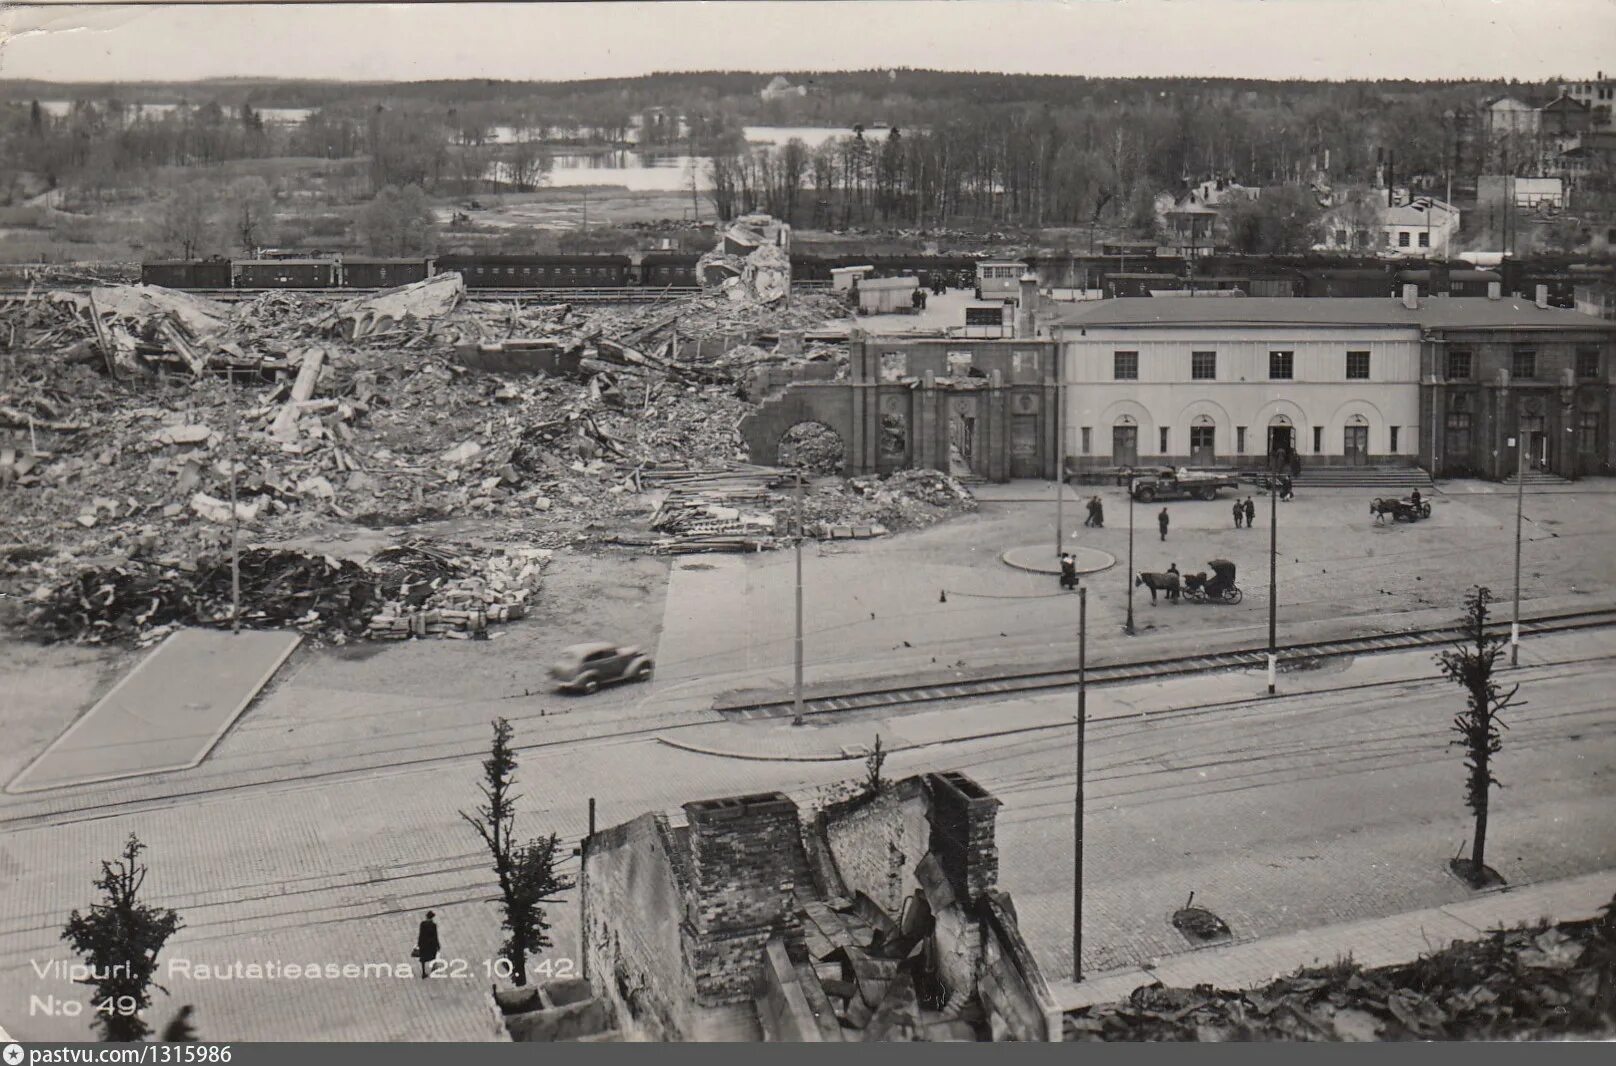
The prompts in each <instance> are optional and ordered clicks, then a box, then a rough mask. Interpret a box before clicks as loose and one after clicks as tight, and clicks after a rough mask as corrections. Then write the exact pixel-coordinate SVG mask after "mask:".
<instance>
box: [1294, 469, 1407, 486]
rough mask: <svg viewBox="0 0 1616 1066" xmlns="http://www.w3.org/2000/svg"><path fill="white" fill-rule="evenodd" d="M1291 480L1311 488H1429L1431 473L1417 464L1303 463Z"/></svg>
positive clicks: (1298, 484)
mask: <svg viewBox="0 0 1616 1066" xmlns="http://www.w3.org/2000/svg"><path fill="white" fill-rule="evenodd" d="M1293 483H1294V484H1295V485H1296V487H1297V488H1313V489H1337V488H1339V489H1394V488H1413V487H1419V488H1428V487H1430V485H1431V475H1430V474H1429V473H1427V472H1426V471H1425V470H1423V469H1421V468H1420V467H1417V466H1319V467H1311V468H1310V467H1305V466H1304V467H1303V468H1302V472H1301V473H1300V474H1298V475H1297V476H1296V478H1295V479H1294V481H1293Z"/></svg>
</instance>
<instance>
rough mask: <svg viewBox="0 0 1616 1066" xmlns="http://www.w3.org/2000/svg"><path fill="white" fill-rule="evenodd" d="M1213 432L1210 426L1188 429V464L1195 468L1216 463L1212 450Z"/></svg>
mask: <svg viewBox="0 0 1616 1066" xmlns="http://www.w3.org/2000/svg"><path fill="white" fill-rule="evenodd" d="M1214 431H1215V430H1214V427H1212V426H1191V427H1190V462H1192V463H1194V464H1195V465H1196V466H1211V465H1212V464H1213V463H1214V462H1216V461H1217V460H1216V458H1215V456H1214V455H1213V449H1212V440H1213V436H1214Z"/></svg>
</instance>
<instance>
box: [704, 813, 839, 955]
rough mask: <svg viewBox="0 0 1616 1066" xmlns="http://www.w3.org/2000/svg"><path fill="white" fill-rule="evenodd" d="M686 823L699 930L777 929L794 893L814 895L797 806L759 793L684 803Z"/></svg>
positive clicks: (787, 910) (790, 905) (786, 913)
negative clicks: (775, 926) (776, 925)
mask: <svg viewBox="0 0 1616 1066" xmlns="http://www.w3.org/2000/svg"><path fill="white" fill-rule="evenodd" d="M684 810H685V816H686V818H687V819H688V820H689V823H690V857H691V862H692V865H693V867H694V869H693V873H694V875H695V876H694V878H693V881H694V885H693V888H694V890H695V895H696V899H695V901H694V902H695V907H696V911H697V913H696V914H695V915H694V916H693V917H694V918H695V924H696V925H697V927H698V928H700V929H702V930H704V931H706V932H709V933H722V932H743V931H747V930H754V929H759V928H763V927H768V926H772V925H774V924H776V923H777V922H779V921H781V920H782V919H783V918H785V917H786V916H787V915H788V914H789V913H790V911H791V907H792V898H793V894H794V893H796V892H801V893H803V894H804V895H805V896H806V895H810V894H812V891H813V889H812V885H811V883H810V882H809V881H808V878H809V874H808V869H807V859H806V856H805V855H804V853H803V850H802V831H801V828H800V825H799V822H798V817H797V805H796V804H795V803H793V802H792V801H791V800H790V799H789V798H787V797H786V796H785V795H784V794H783V793H779V792H765V793H760V794H756V795H751V796H732V797H729V798H727V799H715V800H701V801H699V802H696V803H687V804H685V805H684Z"/></svg>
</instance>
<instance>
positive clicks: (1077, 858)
mask: <svg viewBox="0 0 1616 1066" xmlns="http://www.w3.org/2000/svg"><path fill="white" fill-rule="evenodd" d="M1088 616H1089V590H1088V588H1087V587H1086V586H1084V585H1082V584H1079V585H1078V586H1077V793H1076V797H1075V803H1076V810H1075V811H1074V812H1073V818H1072V844H1073V860H1072V980H1073V981H1081V980H1083V755H1084V751H1083V749H1084V745H1085V744H1086V743H1087V740H1088V737H1087V733H1088V721H1089V713H1088Z"/></svg>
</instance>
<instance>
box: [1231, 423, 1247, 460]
mask: <svg viewBox="0 0 1616 1066" xmlns="http://www.w3.org/2000/svg"><path fill="white" fill-rule="evenodd" d="M1234 450H1235V452H1236V453H1237V454H1239V455H1245V454H1246V427H1245V426H1235V427H1234Z"/></svg>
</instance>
